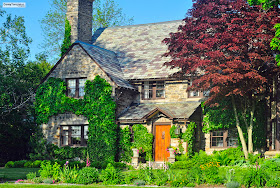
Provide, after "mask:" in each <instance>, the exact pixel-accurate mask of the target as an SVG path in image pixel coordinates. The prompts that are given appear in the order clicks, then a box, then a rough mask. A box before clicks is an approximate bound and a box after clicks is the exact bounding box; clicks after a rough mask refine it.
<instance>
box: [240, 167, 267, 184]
mask: <svg viewBox="0 0 280 188" xmlns="http://www.w3.org/2000/svg"><path fill="white" fill-rule="evenodd" d="M269 179H270V177H269V175H268V173H267V172H266V170H265V169H263V168H258V167H256V168H248V170H247V171H245V173H244V175H243V185H244V186H245V187H253V186H256V187H264V186H265V185H266V182H267V181H269Z"/></svg>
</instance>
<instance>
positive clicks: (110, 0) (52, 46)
mask: <svg viewBox="0 0 280 188" xmlns="http://www.w3.org/2000/svg"><path fill="white" fill-rule="evenodd" d="M66 11H67V0H52V1H51V10H49V11H48V13H47V14H46V15H45V17H44V18H43V19H42V20H41V27H42V30H43V35H44V41H43V44H42V45H41V46H42V48H44V49H45V50H46V51H47V52H48V54H50V56H51V57H54V58H53V59H52V60H56V59H57V58H58V56H59V55H60V52H61V51H60V50H61V46H62V41H63V39H64V33H65V17H66ZM132 22H133V18H128V17H127V16H126V15H125V14H124V13H123V10H122V8H119V7H118V4H117V3H115V1H114V0H95V1H94V2H93V20H92V23H93V24H92V31H93V32H94V31H96V30H97V29H98V28H100V27H114V26H121V25H130V24H132Z"/></svg>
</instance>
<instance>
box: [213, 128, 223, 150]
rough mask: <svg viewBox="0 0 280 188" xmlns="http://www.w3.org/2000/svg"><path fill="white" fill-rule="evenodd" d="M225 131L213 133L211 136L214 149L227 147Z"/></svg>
mask: <svg viewBox="0 0 280 188" xmlns="http://www.w3.org/2000/svg"><path fill="white" fill-rule="evenodd" d="M224 142H225V137H224V131H213V132H212V136H211V146H212V147H226V146H225V145H226V144H225V143H224Z"/></svg>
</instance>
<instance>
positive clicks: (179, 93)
mask: <svg viewBox="0 0 280 188" xmlns="http://www.w3.org/2000/svg"><path fill="white" fill-rule="evenodd" d="M132 84H133V85H134V86H136V88H138V91H139V94H138V96H137V97H136V98H135V101H134V102H135V103H161V102H185V101H198V100H199V99H201V98H190V97H189V96H188V92H187V91H186V90H187V88H188V81H187V80H183V81H182V80H178V81H174V80H173V81H172V80H167V81H165V98H164V99H156V100H143V99H142V96H141V93H142V90H143V88H142V82H133V83H132Z"/></svg>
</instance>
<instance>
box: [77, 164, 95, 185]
mask: <svg viewBox="0 0 280 188" xmlns="http://www.w3.org/2000/svg"><path fill="white" fill-rule="evenodd" d="M98 174H99V172H98V170H97V169H96V168H92V167H85V168H82V169H81V170H79V175H78V178H77V183H79V184H92V183H95V182H98Z"/></svg>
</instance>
